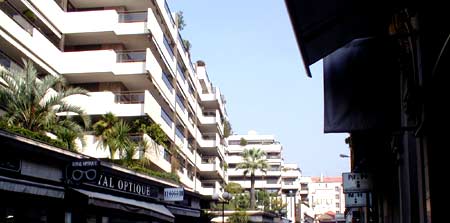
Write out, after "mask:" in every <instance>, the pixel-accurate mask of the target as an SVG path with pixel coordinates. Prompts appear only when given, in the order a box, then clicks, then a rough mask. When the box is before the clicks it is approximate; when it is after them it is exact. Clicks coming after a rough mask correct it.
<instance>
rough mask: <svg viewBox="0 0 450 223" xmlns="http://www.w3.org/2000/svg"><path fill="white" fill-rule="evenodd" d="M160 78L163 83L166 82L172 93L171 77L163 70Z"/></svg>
mask: <svg viewBox="0 0 450 223" xmlns="http://www.w3.org/2000/svg"><path fill="white" fill-rule="evenodd" d="M162 79H163V81H164V83H165V84H166V87H167V89H169V91H170V92H171V93H172V91H173V85H172V78H170V77H169V76H168V75H167V74H166V73H165V72H164V71H163V73H162Z"/></svg>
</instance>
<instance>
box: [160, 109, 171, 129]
mask: <svg viewBox="0 0 450 223" xmlns="http://www.w3.org/2000/svg"><path fill="white" fill-rule="evenodd" d="M161 118H162V119H163V120H164V121H165V122H166V124H167V125H169V126H170V127H172V123H173V120H172V118H170V116H169V115H168V114H167V112H166V111H164V109H161Z"/></svg>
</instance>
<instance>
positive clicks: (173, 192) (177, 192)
mask: <svg viewBox="0 0 450 223" xmlns="http://www.w3.org/2000/svg"><path fill="white" fill-rule="evenodd" d="M164 200H165V201H182V200H184V189H183V188H182V187H179V188H164Z"/></svg>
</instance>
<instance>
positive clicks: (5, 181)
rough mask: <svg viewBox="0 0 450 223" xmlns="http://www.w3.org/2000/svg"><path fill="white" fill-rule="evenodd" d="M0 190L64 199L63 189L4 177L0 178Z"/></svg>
mask: <svg viewBox="0 0 450 223" xmlns="http://www.w3.org/2000/svg"><path fill="white" fill-rule="evenodd" d="M0 190H5V191H11V192H17V193H26V194H33V195H38V196H46V197H53V198H59V199H63V198H64V188H63V187H58V186H53V185H48V184H41V183H35V182H31V181H27V180H19V179H12V178H8V177H3V176H0Z"/></svg>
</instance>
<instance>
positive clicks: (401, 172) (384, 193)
mask: <svg viewBox="0 0 450 223" xmlns="http://www.w3.org/2000/svg"><path fill="white" fill-rule="evenodd" d="M285 2H286V6H287V9H288V12H289V15H290V18H291V22H292V25H293V28H294V32H295V35H296V38H297V42H298V47H299V49H300V52H301V54H302V58H303V62H304V65H305V68H306V70H307V72H308V74H309V76H311V72H309V66H310V65H312V64H313V63H315V62H316V61H318V60H320V59H322V58H325V60H324V83H325V84H324V95H325V97H324V98H325V100H328V103H327V102H325V103H324V104H325V106H324V110H325V111H327V110H328V111H329V113H328V114H326V115H325V117H326V118H329V121H328V122H327V121H325V122H324V123H327V125H325V126H324V127H325V128H324V129H328V132H336V133H337V132H347V133H350V135H351V137H350V138H349V139H348V140H346V141H347V143H348V144H349V147H350V154H351V171H352V172H355V173H370V174H372V176H373V177H372V181H371V183H370V186H371V187H372V188H373V189H372V190H371V191H368V193H370V194H371V199H370V202H367V203H365V204H361V205H360V207H359V210H356V211H353V210H351V209H349V210H348V214H347V216H348V217H349V218H352V219H351V220H353V221H360V222H372V221H376V222H400V223H409V222H415V223H416V222H417V223H425V222H432V221H440V220H441V219H446V218H447V213H448V211H447V208H446V206H445V205H443V204H445V202H446V201H447V199H446V198H445V197H446V196H442V195H443V194H446V191H447V188H446V187H445V186H444V184H442V163H446V162H447V156H446V155H444V152H443V150H442V149H441V148H446V145H447V144H448V142H447V134H446V133H447V125H445V124H443V123H448V122H449V116H448V114H449V109H448V106H446V105H445V104H446V103H447V101H448V100H446V99H448V86H449V83H450V78H449V75H447V74H448V71H449V70H450V64H449V63H448V61H449V60H450V54H449V53H448V52H449V50H448V48H449V44H448V42H449V38H448V33H449V31H450V26H448V24H449V20H448V19H446V18H447V14H448V13H447V9H446V7H445V2H429V1H423V0H416V1H398V2H396V3H394V4H390V3H388V2H385V1H377V2H373V4H372V3H371V4H359V2H357V1H348V2H346V4H345V7H340V5H339V3H338V2H337V1H334V2H333V3H331V4H330V2H329V1H309V0H304V1H294V0H286V1H285ZM311 12H313V13H311ZM342 15H345V16H342ZM344 17H345V19H342V18H344ZM437 23H439V24H440V25H439V26H436V25H435V24H437ZM446 24H447V25H446ZM362 55H363V56H362ZM380 58H383V59H385V60H384V61H380ZM380 74H384V76H383V75H380ZM380 86H383V87H382V88H380ZM335 108H337V110H334V109H335ZM332 125H335V126H334V127H333V126H332ZM328 127H330V128H328ZM335 127H339V128H335Z"/></svg>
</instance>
